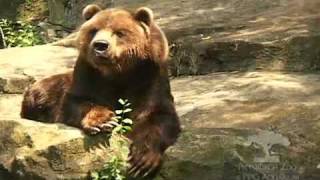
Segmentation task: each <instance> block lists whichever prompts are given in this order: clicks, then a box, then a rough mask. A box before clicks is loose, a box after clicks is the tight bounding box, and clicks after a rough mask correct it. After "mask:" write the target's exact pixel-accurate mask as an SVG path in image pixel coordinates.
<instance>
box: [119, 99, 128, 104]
mask: <svg viewBox="0 0 320 180" xmlns="http://www.w3.org/2000/svg"><path fill="white" fill-rule="evenodd" d="M118 101H119V103H120V104H121V105H125V104H126V101H125V100H123V99H121V98H120V99H119V100H118Z"/></svg>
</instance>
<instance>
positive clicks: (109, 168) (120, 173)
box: [91, 99, 133, 180]
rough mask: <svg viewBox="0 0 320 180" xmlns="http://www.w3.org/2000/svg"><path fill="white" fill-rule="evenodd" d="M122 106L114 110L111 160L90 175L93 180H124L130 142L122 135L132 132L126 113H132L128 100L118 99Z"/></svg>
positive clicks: (130, 122) (130, 121)
mask: <svg viewBox="0 0 320 180" xmlns="http://www.w3.org/2000/svg"><path fill="white" fill-rule="evenodd" d="M119 103H120V105H121V106H122V108H121V109H119V110H116V111H115V113H116V116H115V117H114V118H113V122H112V123H113V125H114V128H113V130H112V132H111V136H110V139H109V144H110V150H111V152H112V154H111V159H110V160H109V161H108V162H106V163H105V165H104V166H103V168H102V169H100V170H99V171H95V172H92V173H91V178H92V179H93V180H125V179H126V175H125V174H126V170H127V168H128V166H129V164H128V161H127V159H128V154H129V146H130V141H129V139H127V138H126V137H125V136H124V134H125V133H127V132H130V131H131V130H132V124H133V122H132V120H131V119H129V118H128V113H129V112H131V111H132V109H131V108H130V105H131V104H130V103H129V102H128V100H123V99H119Z"/></svg>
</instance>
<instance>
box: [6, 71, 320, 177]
mask: <svg viewBox="0 0 320 180" xmlns="http://www.w3.org/2000/svg"><path fill="white" fill-rule="evenodd" d="M171 84H172V88H173V94H174V97H175V100H176V105H177V110H178V113H179V115H180V117H181V122H182V126H183V133H182V134H181V137H180V138H179V140H178V142H177V143H176V144H175V146H173V147H171V148H170V149H169V150H168V151H167V158H166V162H165V163H164V167H163V169H162V171H161V172H160V175H159V177H157V179H159V180H167V179H169V180H171V179H176V180H180V179H181V180H189V179H190V180H192V179H199V180H220V179H223V178H224V179H228V180H229V179H230V180H234V179H236V178H237V177H244V176H248V177H249V176H251V177H255V176H258V175H261V176H262V175H264V176H268V177H270V176H272V175H273V176H287V179H288V178H289V176H290V177H291V178H295V179H297V178H300V179H307V180H309V179H310V180H315V179H318V178H320V171H319V166H320V157H319V156H318V155H319V152H320V141H319V138H318V137H319V132H320V131H319V130H320V120H319V115H318V109H319V108H320V103H319V102H320V101H319V100H320V95H319V93H318V92H319V91H320V75H319V74H292V73H279V72H248V73H241V72H238V73H214V74H210V75H206V76H197V77H184V78H176V79H173V80H172V81H171ZM0 96H1V98H0V113H1V114H2V115H1V118H0V130H1V131H0V132H2V133H0V142H1V143H0V144H1V146H0V172H2V173H3V176H4V175H6V176H9V175H15V176H19V177H24V178H25V179H32V178H39V179H41V178H49V179H50V178H52V179H57V178H62V179H63V178H75V179H79V178H81V177H84V176H86V173H87V172H88V171H90V170H93V169H96V168H99V167H101V165H102V164H103V162H104V161H105V160H106V159H108V157H109V156H108V154H109V153H110V152H109V151H108V150H107V149H105V148H103V147H101V145H98V144H99V143H102V144H103V143H104V141H105V140H106V139H104V138H103V137H102V139H101V137H87V136H84V135H83V134H82V133H81V132H80V131H79V130H77V129H75V128H71V127H67V126H64V125H61V124H43V123H38V122H33V121H29V120H23V119H20V118H19V117H18V116H19V115H18V112H19V109H20V103H21V95H13V94H11V95H10V94H9V95H6V94H3V95H0ZM91 147H92V150H91ZM270 168H271V169H272V170H270ZM0 174H1V173H0ZM0 177H1V175H0ZM31 177H32V178H31Z"/></svg>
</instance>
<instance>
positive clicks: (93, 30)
mask: <svg viewBox="0 0 320 180" xmlns="http://www.w3.org/2000/svg"><path fill="white" fill-rule="evenodd" d="M97 32H98V29H97V28H94V29H91V30H90V31H89V33H90V35H91V37H93V36H95V35H96V34H97Z"/></svg>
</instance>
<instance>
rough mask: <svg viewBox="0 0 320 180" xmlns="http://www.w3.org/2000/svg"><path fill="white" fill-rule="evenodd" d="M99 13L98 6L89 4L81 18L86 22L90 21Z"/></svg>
mask: <svg viewBox="0 0 320 180" xmlns="http://www.w3.org/2000/svg"><path fill="white" fill-rule="evenodd" d="M99 11H101V8H100V7H99V6H98V5H96V4H89V5H87V6H86V7H85V8H84V9H83V11H82V17H83V18H84V19H85V20H86V21H87V20H89V19H91V18H92V17H93V16H94V15H95V14H97V12H99Z"/></svg>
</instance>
